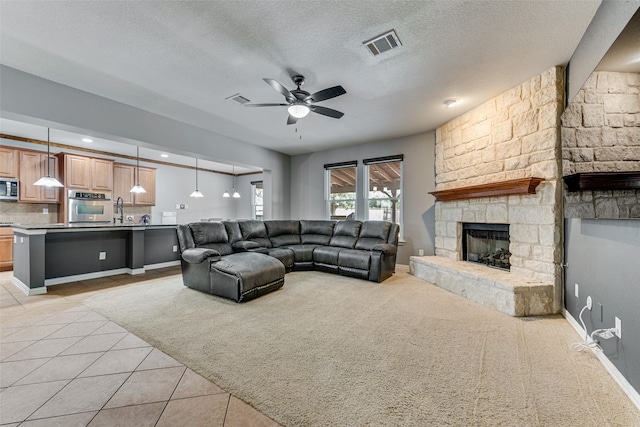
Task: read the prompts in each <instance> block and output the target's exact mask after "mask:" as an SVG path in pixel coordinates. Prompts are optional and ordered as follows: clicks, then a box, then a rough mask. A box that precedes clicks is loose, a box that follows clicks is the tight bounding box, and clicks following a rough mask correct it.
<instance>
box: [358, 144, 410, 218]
mask: <svg viewBox="0 0 640 427" xmlns="http://www.w3.org/2000/svg"><path fill="white" fill-rule="evenodd" d="M403 159H404V156H402V155H399V156H390V157H378V158H375V159H365V160H363V161H362V162H363V163H364V165H365V176H366V178H367V180H366V189H365V198H366V203H365V206H366V212H365V218H366V219H369V220H384V221H391V222H395V223H397V224H399V225H401V226H402V162H403ZM400 230H402V227H400Z"/></svg>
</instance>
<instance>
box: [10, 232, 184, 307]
mask: <svg viewBox="0 0 640 427" xmlns="http://www.w3.org/2000/svg"><path fill="white" fill-rule="evenodd" d="M175 228H176V226H175V225H140V224H75V225H64V224H26V225H20V224H14V225H13V231H14V243H13V253H14V265H13V283H14V284H15V285H16V286H18V287H19V288H20V289H21V290H22V291H23V292H24V293H26V294H27V295H38V294H44V293H46V292H47V286H52V285H58V284H61V283H69V282H76V281H80V280H88V279H95V278H98V277H106V276H113V275H116V274H123V273H128V274H144V273H145V271H146V270H151V269H155V268H163V267H169V266H173V265H179V264H180V256H179V253H178V239H177V235H176V230H175Z"/></svg>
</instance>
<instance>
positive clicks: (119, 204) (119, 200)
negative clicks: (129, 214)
mask: <svg viewBox="0 0 640 427" xmlns="http://www.w3.org/2000/svg"><path fill="white" fill-rule="evenodd" d="M118 211H120V224H123V223H124V200H122V197H118V198H117V199H116V214H117V213H118ZM113 222H114V223H115V222H116V219H115V218H114V219H113Z"/></svg>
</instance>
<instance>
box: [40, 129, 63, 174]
mask: <svg viewBox="0 0 640 427" xmlns="http://www.w3.org/2000/svg"><path fill="white" fill-rule="evenodd" d="M50 145H51V142H50V141H49V128H47V175H46V176H43V177H42V178H40V179H39V180H37V181H36V182H34V183H33V185H38V186H42V187H64V185H62V184H61V183H60V181H58V180H57V179H55V178H54V177H52V176H51V154H50Z"/></svg>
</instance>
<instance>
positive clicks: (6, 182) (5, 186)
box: [0, 178, 20, 202]
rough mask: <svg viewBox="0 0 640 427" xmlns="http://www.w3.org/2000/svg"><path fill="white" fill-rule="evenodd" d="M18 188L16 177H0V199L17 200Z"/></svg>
mask: <svg viewBox="0 0 640 427" xmlns="http://www.w3.org/2000/svg"><path fill="white" fill-rule="evenodd" d="M19 188H20V187H19V185H18V180H17V179H13V178H0V200H2V201H4V202H17V201H18V189H19Z"/></svg>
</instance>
